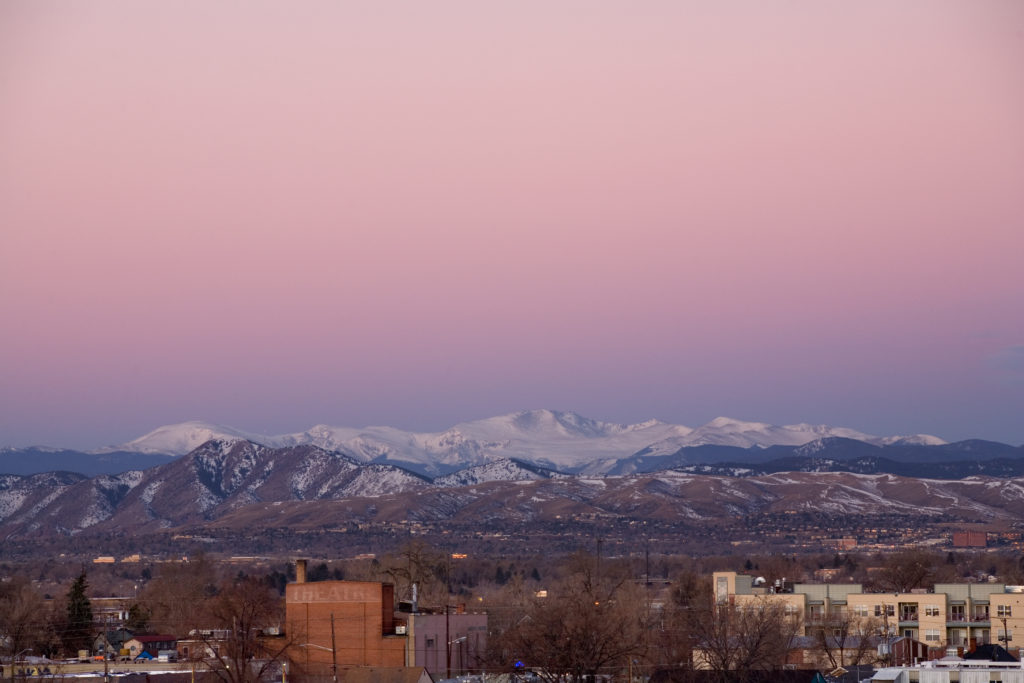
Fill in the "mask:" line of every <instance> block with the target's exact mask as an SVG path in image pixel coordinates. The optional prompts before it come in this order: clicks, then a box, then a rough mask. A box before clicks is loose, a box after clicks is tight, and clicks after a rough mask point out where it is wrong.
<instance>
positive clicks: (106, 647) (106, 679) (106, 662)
mask: <svg viewBox="0 0 1024 683" xmlns="http://www.w3.org/2000/svg"><path fill="white" fill-rule="evenodd" d="M109 628H110V615H109V614H108V615H107V616H106V618H104V620H103V683H110V640H108V639H107V631H108V630H109Z"/></svg>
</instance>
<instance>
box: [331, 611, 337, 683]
mask: <svg viewBox="0 0 1024 683" xmlns="http://www.w3.org/2000/svg"><path fill="white" fill-rule="evenodd" d="M331 677H332V678H333V679H334V683H338V646H337V645H336V644H335V642H334V612H331Z"/></svg>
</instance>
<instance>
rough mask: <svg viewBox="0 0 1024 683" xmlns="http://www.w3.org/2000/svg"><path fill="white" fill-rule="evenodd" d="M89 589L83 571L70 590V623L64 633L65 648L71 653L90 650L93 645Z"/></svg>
mask: <svg viewBox="0 0 1024 683" xmlns="http://www.w3.org/2000/svg"><path fill="white" fill-rule="evenodd" d="M88 588H89V584H88V583H87V582H86V580H85V570H84V569H83V570H82V573H81V574H79V575H78V578H77V579H75V581H74V583H72V584H71V588H70V589H69V590H68V621H67V625H66V627H65V631H64V647H66V648H67V649H68V650H69V651H70V652H77V651H78V650H88V649H89V648H90V646H91V645H92V603H90V602H89V596H87V595H86V594H85V592H86V590H88Z"/></svg>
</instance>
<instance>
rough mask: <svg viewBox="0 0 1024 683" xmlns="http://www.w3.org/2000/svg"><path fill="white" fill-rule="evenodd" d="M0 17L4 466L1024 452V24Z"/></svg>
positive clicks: (543, 8) (187, 11) (635, 15)
mask: <svg viewBox="0 0 1024 683" xmlns="http://www.w3.org/2000/svg"><path fill="white" fill-rule="evenodd" d="M342 5H343V6H339V3H334V2H320V3H316V2H310V3H303V4H301V5H295V4H291V3H245V4H229V3H223V4H221V3H207V2H182V3H158V2H142V3H139V2H127V1H125V2H111V3H77V4H70V5H69V4H67V3H58V2H40V1H37V0H24V1H20V0H14V1H12V2H6V3H4V4H3V6H2V7H0V102H2V103H3V104H2V106H0V320H2V321H3V327H2V331H3V332H2V334H0V446H3V445H27V444H30V443H45V444H51V445H68V446H79V447H90V446H98V445H102V444H105V443H114V442H119V441H124V440H127V439H129V438H132V437H134V436H137V435H138V434H140V433H142V432H144V431H148V430H149V429H152V428H153V427H156V426H158V425H160V424H165V423H170V422H177V421H181V420H185V419H204V420H209V421H212V422H219V423H223V424H229V425H233V426H236V427H239V428H243V429H248V430H252V431H265V432H283V431H296V430H300V429H304V428H307V427H309V426H311V425H313V424H315V423H317V422H326V423H329V424H336V425H353V426H360V425H365V424H380V423H387V424H393V425H395V426H400V427H406V428H415V429H442V428H445V427H447V426H450V425H451V424H453V423H455V422H457V421H460V420H464V419H473V418H477V417H483V416H488V415H493V414H498V413H503V412H508V411H512V410H517V409H521V408H536V407H547V408H558V409H569V410H576V411H578V412H580V413H583V414H585V415H588V416H591V417H596V418H601V419H608V420H614V421H621V422H627V421H635V420H640V419H644V418H647V417H658V418H661V419H665V420H669V421H673V422H679V423H683V424H690V425H696V424H700V423H702V422H704V421H707V420H708V419H710V418H712V417H715V416H716V415H730V416H734V417H738V418H742V419H753V420H764V421H769V422H775V423H791V422H800V421H809V422H825V423H829V424H835V425H844V426H850V427H854V428H858V429H862V430H864V431H869V432H876V433H909V432H930V433H934V434H937V435H939V436H942V437H944V438H947V439H958V438H968V437H981V438H991V439H996V440H1004V441H1009V442H1012V443H1016V444H1019V443H1021V442H1024V303H1022V302H1024V267H1022V266H1021V264H1022V260H1024V259H1022V254H1024V211H1022V209H1024V123H1022V122H1024V66H1022V65H1024V4H1022V3H1020V2H1019V1H1018V0H993V1H987V0H982V1H980V2H960V1H958V2H942V1H931V0H929V1H928V2H924V1H921V2H916V1H915V2H911V1H909V0H907V1H902V2H901V1H897V2H892V3H850V2H838V1H837V2H788V1H787V2H783V1H782V0H777V1H769V2H753V1H751V2H737V3H719V2H654V1H652V2H650V3H646V4H644V3H641V4H639V5H638V4H637V3H626V2H589V1H588V2H583V1H580V2H566V3H546V2H545V3H541V2H515V3H513V2H508V3H477V2H468V1H467V2H451V3H430V4H424V3H398V4H390V3H365V4H362V5H350V4H348V3H343V4H342Z"/></svg>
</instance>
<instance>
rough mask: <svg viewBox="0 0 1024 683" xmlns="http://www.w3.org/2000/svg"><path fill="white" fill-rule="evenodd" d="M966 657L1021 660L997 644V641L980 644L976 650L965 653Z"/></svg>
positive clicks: (1000, 660)
mask: <svg viewBox="0 0 1024 683" xmlns="http://www.w3.org/2000/svg"><path fill="white" fill-rule="evenodd" d="M964 659H986V660H989V661H992V662H1016V661H1019V660H1018V659H1017V658H1016V657H1014V656H1013V655H1011V654H1010V653H1009V652H1007V651H1006V648H1004V647H1003V646H1002V645H996V644H995V643H988V644H987V645H979V646H978V647H977V648H976V649H975V650H974V652H968V653H967V654H965V655H964Z"/></svg>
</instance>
